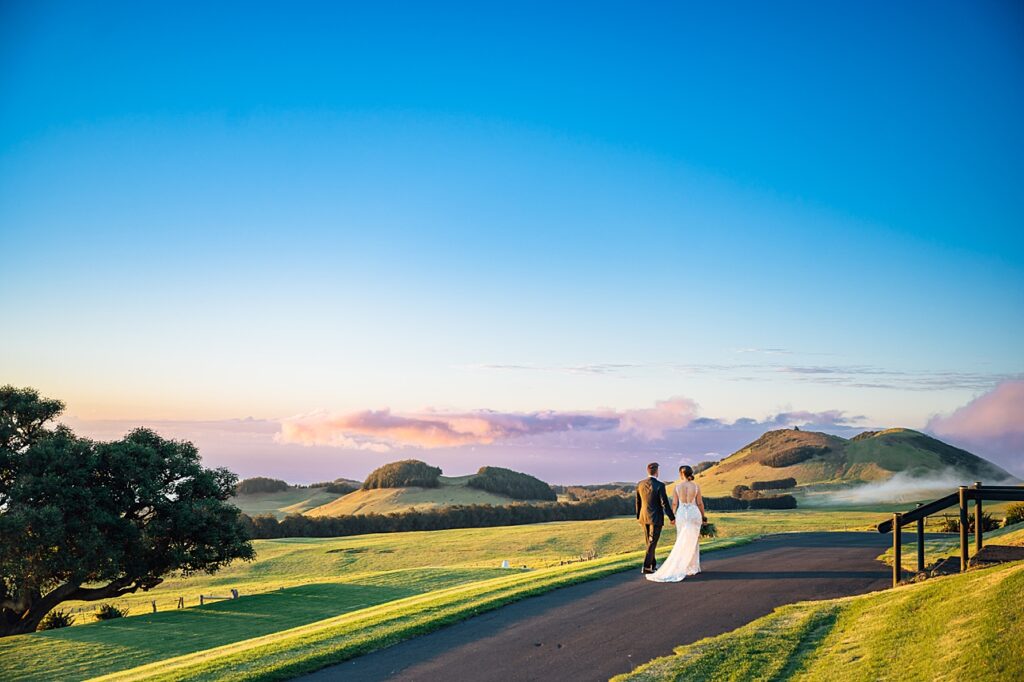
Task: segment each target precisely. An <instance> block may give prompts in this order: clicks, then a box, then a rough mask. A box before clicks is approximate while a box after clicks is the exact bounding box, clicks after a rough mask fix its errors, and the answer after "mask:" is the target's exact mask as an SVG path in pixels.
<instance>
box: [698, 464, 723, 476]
mask: <svg viewBox="0 0 1024 682" xmlns="http://www.w3.org/2000/svg"><path fill="white" fill-rule="evenodd" d="M716 464H718V462H713V461H710V460H709V461H706V462H698V463H697V464H696V466H694V467H693V475H694V476H696V475H697V474H699V473H700V472H702V471H707V470H708V469H710V468H711V467H713V466H715V465H716Z"/></svg>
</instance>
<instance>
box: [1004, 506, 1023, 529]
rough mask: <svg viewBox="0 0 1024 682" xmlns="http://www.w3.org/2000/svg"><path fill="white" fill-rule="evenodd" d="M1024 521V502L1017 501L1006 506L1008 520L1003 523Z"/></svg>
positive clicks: (1009, 523)
mask: <svg viewBox="0 0 1024 682" xmlns="http://www.w3.org/2000/svg"><path fill="white" fill-rule="evenodd" d="M1021 522H1024V502H1016V503H1014V504H1011V505H1010V506H1009V507H1007V508H1006V520H1005V521H1003V523H1004V524H1005V525H1007V526H1012V525H1013V524H1015V523H1021Z"/></svg>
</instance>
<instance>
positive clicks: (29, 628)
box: [0, 577, 163, 637]
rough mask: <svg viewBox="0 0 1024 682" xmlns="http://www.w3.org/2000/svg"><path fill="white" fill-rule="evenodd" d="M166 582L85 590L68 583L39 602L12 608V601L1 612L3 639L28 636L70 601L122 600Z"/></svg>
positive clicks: (124, 582)
mask: <svg viewBox="0 0 1024 682" xmlns="http://www.w3.org/2000/svg"><path fill="white" fill-rule="evenodd" d="M161 582H163V579H162V578H158V579H149V580H146V581H145V582H144V583H143V581H142V580H139V579H137V578H128V577H124V578H118V579H117V580H113V581H111V582H110V583H107V584H106V585H104V586H103V587H82V586H81V585H77V584H75V583H64V584H63V585H61V586H60V587H58V588H56V589H54V590H52V591H50V592H48V593H47V594H46V595H45V596H43V597H41V598H39V599H30V600H26V604H25V606H23V607H19V608H12V604H10V603H9V602H8V603H7V604H6V605H5V606H4V608H3V609H2V611H0V615H2V618H0V637H7V636H9V635H24V634H28V633H30V632H35V631H36V629H37V628H38V627H39V624H40V623H41V622H43V618H45V617H46V614H48V613H49V612H50V611H52V610H53V609H55V608H56V607H57V605H58V604H61V603H62V602H66V601H73V600H74V601H96V600H99V599H110V598H113V597H120V596H121V595H123V594H128V593H130V592H135V591H136V590H138V589H139V588H140V587H143V585H145V587H146V589H149V588H150V587H154V586H156V585H158V584H159V583H161Z"/></svg>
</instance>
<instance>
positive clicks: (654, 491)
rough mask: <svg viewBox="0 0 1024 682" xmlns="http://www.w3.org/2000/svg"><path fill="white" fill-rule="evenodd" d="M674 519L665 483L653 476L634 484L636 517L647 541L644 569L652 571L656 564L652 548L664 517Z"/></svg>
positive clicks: (656, 544)
mask: <svg viewBox="0 0 1024 682" xmlns="http://www.w3.org/2000/svg"><path fill="white" fill-rule="evenodd" d="M666 516H668V518H669V520H670V521H675V520H676V517H675V515H674V514H673V513H672V505H671V503H669V501H668V495H667V494H666V493H665V484H664V483H662V482H661V481H659V480H658V479H656V478H654V477H653V476H651V477H649V478H645V479H644V480H642V481H640V482H639V483H637V484H636V518H637V521H639V522H640V523H641V525H643V527H644V539H645V540H646V541H647V555H646V556H644V570H645V571H653V570H654V569H655V568H657V566H658V561H657V559H655V558H654V550H656V549H657V548H658V538H660V537H661V527H662V526H664V525H665V517H666Z"/></svg>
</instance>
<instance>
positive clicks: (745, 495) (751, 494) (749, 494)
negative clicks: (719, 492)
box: [739, 490, 762, 500]
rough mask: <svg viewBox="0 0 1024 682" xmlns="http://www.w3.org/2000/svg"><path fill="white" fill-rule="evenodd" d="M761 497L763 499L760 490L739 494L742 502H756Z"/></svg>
mask: <svg viewBox="0 0 1024 682" xmlns="http://www.w3.org/2000/svg"><path fill="white" fill-rule="evenodd" d="M759 497H762V494H761V491H759V490H744V491H742V492H740V494H739V498H740V499H741V500H756V499H758V498H759Z"/></svg>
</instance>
